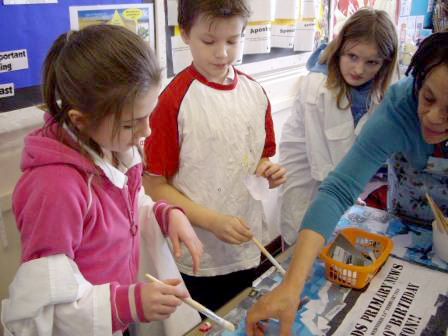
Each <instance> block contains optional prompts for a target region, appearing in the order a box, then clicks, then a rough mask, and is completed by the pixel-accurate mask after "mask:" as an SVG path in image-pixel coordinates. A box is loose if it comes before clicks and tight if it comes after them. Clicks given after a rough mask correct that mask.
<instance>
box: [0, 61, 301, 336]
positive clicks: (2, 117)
mask: <svg viewBox="0 0 448 336" xmlns="http://www.w3.org/2000/svg"><path fill="white" fill-rule="evenodd" d="M307 56H308V55H306V54H304V55H303V56H301V57H302V58H303V62H304V61H305V60H306V57H307ZM303 62H301V63H302V65H301V66H298V65H294V66H290V67H286V68H283V69H282V70H273V69H270V67H271V66H272V63H270V64H258V65H257V64H249V65H242V66H240V68H241V69H242V70H243V71H247V72H249V73H251V74H252V75H253V76H254V77H255V79H257V80H258V81H259V82H260V83H261V84H262V85H263V87H264V88H265V90H266V92H267V94H268V96H269V99H270V101H271V106H272V115H273V119H274V127H275V133H276V140H277V144H278V142H279V140H280V133H281V126H282V124H283V122H284V121H285V119H286V118H287V116H288V114H289V112H290V108H291V106H292V104H293V101H294V97H295V93H296V90H297V78H298V77H299V75H301V74H303V73H304V68H303ZM295 63H297V60H295ZM284 64H287V63H284ZM42 115H43V112H42V111H41V110H39V109H38V108H36V107H30V108H25V109H21V110H16V111H11V112H6V113H1V114H0V177H1V178H0V209H1V214H2V218H3V222H4V225H5V227H6V238H7V243H8V246H7V247H5V246H4V245H3V244H2V242H1V239H0V270H1V271H0V300H1V299H3V298H5V297H6V296H7V289H8V285H9V283H10V282H11V280H12V278H13V277H14V274H15V272H16V270H17V267H18V265H19V260H20V239H19V234H18V231H17V228H16V225H15V221H14V217H13V215H12V212H11V193H12V191H13V188H14V185H15V183H16V182H17V180H18V178H19V176H20V169H19V165H20V155H21V151H22V147H23V137H24V136H25V135H26V134H27V133H28V132H29V131H30V130H31V129H33V128H36V127H38V126H40V125H41V124H42ZM276 158H277V156H276V157H274V160H276ZM276 197H277V191H276V190H273V191H271V194H270V199H269V200H268V201H267V202H265V210H266V214H267V219H268V222H269V224H270V230H269V235H268V237H266V238H265V239H264V240H265V241H264V242H265V243H267V242H268V241H270V240H272V239H274V238H275V237H276V236H278V234H279V230H278V226H277V224H278V208H277V207H276ZM0 223H1V219H0ZM0 232H1V228H0ZM1 329H2V328H1V326H0V333H3V332H2V330H1Z"/></svg>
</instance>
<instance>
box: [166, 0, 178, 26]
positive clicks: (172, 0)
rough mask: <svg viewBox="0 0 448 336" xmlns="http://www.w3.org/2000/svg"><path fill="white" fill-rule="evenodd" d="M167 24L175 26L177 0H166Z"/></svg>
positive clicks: (176, 23)
mask: <svg viewBox="0 0 448 336" xmlns="http://www.w3.org/2000/svg"><path fill="white" fill-rule="evenodd" d="M167 11H168V26H177V25H178V22H177V0H168V1H167Z"/></svg>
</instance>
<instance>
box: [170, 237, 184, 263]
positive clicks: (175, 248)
mask: <svg viewBox="0 0 448 336" xmlns="http://www.w3.org/2000/svg"><path fill="white" fill-rule="evenodd" d="M171 243H172V245H173V252H174V256H175V257H176V258H179V257H181V256H182V250H181V248H180V241H179V238H178V237H177V236H176V237H172V238H171Z"/></svg>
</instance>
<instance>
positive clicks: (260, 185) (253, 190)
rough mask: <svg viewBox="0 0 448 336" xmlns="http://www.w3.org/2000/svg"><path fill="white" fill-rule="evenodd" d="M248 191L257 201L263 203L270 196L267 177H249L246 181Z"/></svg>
mask: <svg viewBox="0 0 448 336" xmlns="http://www.w3.org/2000/svg"><path fill="white" fill-rule="evenodd" d="M244 184H245V185H246V188H247V190H249V193H250V194H251V195H252V197H253V198H254V199H256V200H257V201H262V200H265V199H267V198H268V196H269V182H268V180H267V179H266V178H265V177H262V176H256V175H248V176H246V179H245V180H244Z"/></svg>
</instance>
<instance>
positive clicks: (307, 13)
mask: <svg viewBox="0 0 448 336" xmlns="http://www.w3.org/2000/svg"><path fill="white" fill-rule="evenodd" d="M317 5H318V2H317V1H316V0H302V7H301V11H300V13H301V15H300V17H301V18H304V19H313V18H316V17H317V10H318V7H317Z"/></svg>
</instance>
